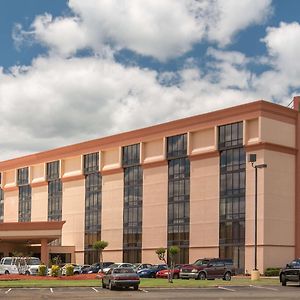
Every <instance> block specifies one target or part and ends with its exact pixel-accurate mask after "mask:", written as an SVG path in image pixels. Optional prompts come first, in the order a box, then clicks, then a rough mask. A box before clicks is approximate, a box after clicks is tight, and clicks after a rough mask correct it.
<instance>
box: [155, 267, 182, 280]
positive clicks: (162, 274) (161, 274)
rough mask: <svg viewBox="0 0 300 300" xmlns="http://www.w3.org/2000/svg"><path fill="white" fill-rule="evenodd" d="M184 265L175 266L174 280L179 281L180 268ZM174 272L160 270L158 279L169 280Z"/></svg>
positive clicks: (157, 275) (157, 274)
mask: <svg viewBox="0 0 300 300" xmlns="http://www.w3.org/2000/svg"><path fill="white" fill-rule="evenodd" d="M181 266H182V265H175V267H174V272H173V278H174V279H178V278H179V272H180V268H181ZM171 271H172V270H171V269H170V268H168V269H165V270H160V271H158V272H157V273H156V278H168V276H169V273H170V272H171Z"/></svg>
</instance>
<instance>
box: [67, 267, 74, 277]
mask: <svg viewBox="0 0 300 300" xmlns="http://www.w3.org/2000/svg"><path fill="white" fill-rule="evenodd" d="M65 268H66V275H67V276H72V275H74V266H73V265H71V264H67V265H66V267H65Z"/></svg>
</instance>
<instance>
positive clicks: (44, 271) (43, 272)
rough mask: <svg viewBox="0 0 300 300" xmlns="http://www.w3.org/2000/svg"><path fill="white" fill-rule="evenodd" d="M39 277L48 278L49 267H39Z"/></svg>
mask: <svg viewBox="0 0 300 300" xmlns="http://www.w3.org/2000/svg"><path fill="white" fill-rule="evenodd" d="M38 275H39V276H46V275H47V266H45V265H39V268H38Z"/></svg>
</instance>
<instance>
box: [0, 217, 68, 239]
mask: <svg viewBox="0 0 300 300" xmlns="http://www.w3.org/2000/svg"><path fill="white" fill-rule="evenodd" d="M65 222H66V221H50V222H11V223H0V241H3V242H8V243H15V242H18V243H27V244H40V243H41V240H42V239H43V240H44V239H45V240H47V243H50V242H52V241H54V240H56V239H58V238H60V237H61V230H62V227H63V225H64V223H65Z"/></svg>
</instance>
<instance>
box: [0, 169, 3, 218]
mask: <svg viewBox="0 0 300 300" xmlns="http://www.w3.org/2000/svg"><path fill="white" fill-rule="evenodd" d="M1 183H2V177H1V173H0V185H1ZM3 221H4V192H3V190H2V188H1V186H0V223H3Z"/></svg>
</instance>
